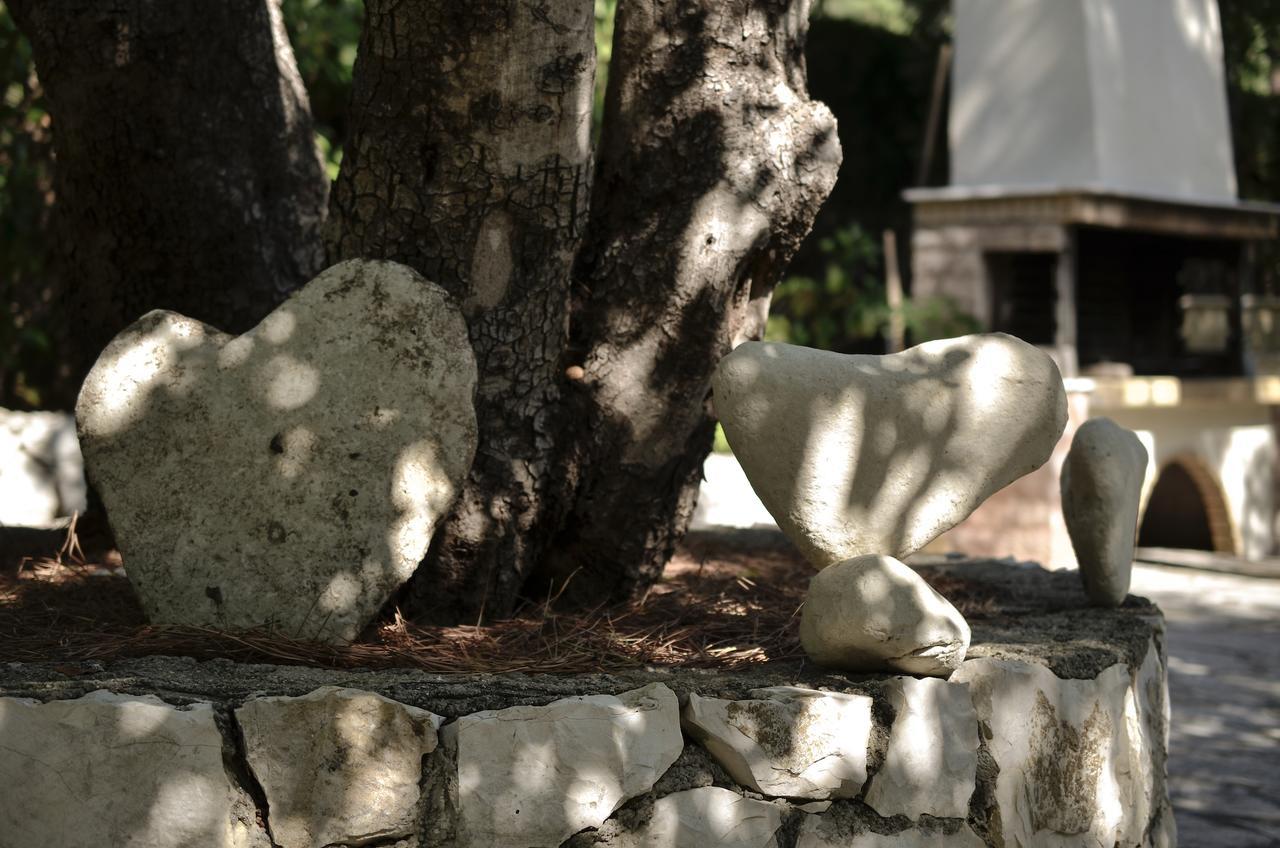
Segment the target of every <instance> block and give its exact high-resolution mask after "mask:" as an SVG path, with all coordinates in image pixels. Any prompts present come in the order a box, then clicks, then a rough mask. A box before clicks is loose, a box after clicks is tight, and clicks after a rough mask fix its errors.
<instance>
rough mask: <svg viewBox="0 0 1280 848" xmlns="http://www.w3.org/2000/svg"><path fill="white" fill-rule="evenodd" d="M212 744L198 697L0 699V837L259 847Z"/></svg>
mask: <svg viewBox="0 0 1280 848" xmlns="http://www.w3.org/2000/svg"><path fill="white" fill-rule="evenodd" d="M222 749H223V739H222V735H221V734H220V733H219V732H218V728H217V725H216V724H215V723H214V713H213V707H212V706H210V705H209V704H204V703H198V704H192V705H191V706H189V707H184V708H181V709H179V708H177V707H172V706H170V705H168V704H165V703H163V702H162V701H160V699H159V698H156V697H155V696H153V695H147V696H142V697H138V696H134V695H116V694H113V693H111V692H106V691H97V692H92V693H90V694H88V695H85V696H84V697H81V698H77V699H75V700H73V701H52V702H50V703H47V704H41V703H39V702H37V701H32V700H25V699H16V698H0V751H2V752H3V754H2V755H0V785H3V786H4V791H2V792H0V845H4V846H6V848H9V846H12V848H36V846H49V848H53V846H57V848H102V846H107V845H113V846H114V845H119V846H129V848H190V846H193V845H199V846H202V848H205V846H207V848H241V846H251V845H262V846H264V848H265V838H263V837H265V834H262V833H261V831H259V830H257V829H256V828H254V827H253V826H252V825H251V824H249V823H248V822H247V821H246V819H248V820H249V821H251V818H250V816H251V808H250V807H248V805H247V803H246V800H245V798H244V796H243V794H242V793H240V792H239V791H238V790H237V789H235V788H234V787H233V785H232V783H231V780H230V779H229V778H228V776H227V773H226V771H225V770H224V768H223V763H222Z"/></svg>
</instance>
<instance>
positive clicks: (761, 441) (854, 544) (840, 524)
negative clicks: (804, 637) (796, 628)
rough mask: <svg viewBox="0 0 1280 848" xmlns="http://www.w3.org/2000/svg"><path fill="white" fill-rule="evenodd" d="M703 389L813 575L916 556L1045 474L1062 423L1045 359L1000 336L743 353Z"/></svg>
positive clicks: (1052, 369) (1054, 378)
mask: <svg viewBox="0 0 1280 848" xmlns="http://www.w3.org/2000/svg"><path fill="white" fill-rule="evenodd" d="M712 385H713V387H714V391H715V406H716V413H717V414H718V415H719V417H720V421H721V423H722V424H723V425H724V432H725V436H726V437H727V438H728V440H729V444H730V446H731V447H732V448H733V452H734V455H735V456H736V457H737V458H738V461H739V462H741V463H742V468H743V470H744V471H745V472H746V475H747V479H748V480H750V481H751V486H752V488H754V489H755V490H756V494H758V495H759V496H760V500H761V501H762V502H763V503H764V505H765V507H766V508H768V510H769V512H770V513H772V515H773V517H774V519H775V520H776V521H777V522H778V526H779V527H781V528H782V530H783V531H784V532H785V533H786V534H787V536H789V537H790V538H791V540H792V542H794V543H795V544H796V546H797V547H799V548H800V550H801V552H802V553H804V555H805V556H806V557H807V558H808V559H809V560H810V561H811V562H812V563H813V564H814V565H816V566H817V567H819V568H825V567H826V566H828V565H831V564H832V563H835V562H840V561H841V560H845V559H850V558H852V557H856V556H862V555H864V554H887V555H892V556H895V557H899V558H901V557H905V556H907V555H908V554H910V553H913V552H914V551H917V550H919V549H920V548H922V547H924V546H925V545H927V544H928V543H929V542H930V541H932V540H933V539H934V538H936V537H937V536H938V535H940V534H941V533H943V532H944V531H946V530H949V529H950V528H952V527H954V526H955V525H956V524H959V523H960V522H961V521H963V520H964V519H965V518H966V517H967V516H968V515H969V514H970V513H971V512H973V511H974V510H975V509H976V508H977V507H978V506H979V505H980V504H981V503H982V502H983V501H984V500H986V499H987V498H988V497H990V496H991V495H992V494H994V493H995V492H997V491H999V490H1000V489H1002V488H1004V487H1005V486H1007V485H1009V484H1010V483H1012V482H1013V481H1014V480H1016V479H1018V478H1019V477H1021V476H1022V475H1024V474H1027V473H1029V472H1031V471H1034V470H1035V469H1037V468H1039V467H1040V466H1041V465H1043V464H1044V462H1045V460H1047V459H1048V458H1049V456H1050V454H1051V453H1052V452H1053V447H1054V445H1055V444H1057V441H1058V438H1059V437H1060V436H1061V435H1062V430H1063V428H1064V427H1065V426H1066V423H1067V400H1066V393H1065V391H1064V390H1063V386H1062V377H1061V375H1060V374H1059V373H1058V368H1057V366H1056V365H1054V363H1053V360H1052V359H1050V358H1049V356H1048V355H1047V354H1045V353H1044V352H1043V351H1041V350H1039V349H1038V348H1036V347H1033V346H1032V345H1029V344H1027V343H1026V342H1022V341H1019V340H1018V339H1015V338H1013V337H1012V336H1006V335H1004V334H1001V333H995V334H990V335H975V336H962V337H961V338H957V339H945V340H942V341H936V342H928V343H926V344H922V345H918V346H916V347H913V348H911V349H910V350H907V351H904V352H903V353H897V354H893V355H891V356H863V355H845V354H840V353H831V352H829V351H822V350H814V349H812V348H806V347H797V346H795V345H787V344H775V343H769V342H747V343H746V344H743V345H741V346H739V347H738V348H737V349H736V350H734V351H733V352H732V353H730V354H729V355H728V356H726V357H725V358H724V359H723V360H721V361H720V365H719V367H718V368H717V369H716V373H715V375H714V377H713V378H712Z"/></svg>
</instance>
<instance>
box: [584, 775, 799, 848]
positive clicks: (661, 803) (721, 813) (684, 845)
mask: <svg viewBox="0 0 1280 848" xmlns="http://www.w3.org/2000/svg"><path fill="white" fill-rule="evenodd" d="M780 827H782V810H781V809H780V808H779V807H778V806H777V805H775V804H770V803H768V802H765V801H755V800H752V799H750V798H743V797H742V796H741V795H739V794H738V793H736V792H730V791H729V790H728V789H721V788H719V787H716V786H703V787H701V788H699V789H688V790H686V791H684V792H676V793H673V794H671V795H667V796H666V797H664V798H659V799H658V800H657V801H656V802H654V805H653V815H652V816H651V817H650V818H649V820H648V821H647V822H645V824H644V825H643V826H642V827H641V828H640V829H639V830H635V831H629V832H624V833H619V834H618V835H616V836H614V837H613V838H612V839H610V840H609V841H608V842H607V843H606V844H608V845H609V846H610V848H777V845H778V839H777V833H778V829H779V828H780Z"/></svg>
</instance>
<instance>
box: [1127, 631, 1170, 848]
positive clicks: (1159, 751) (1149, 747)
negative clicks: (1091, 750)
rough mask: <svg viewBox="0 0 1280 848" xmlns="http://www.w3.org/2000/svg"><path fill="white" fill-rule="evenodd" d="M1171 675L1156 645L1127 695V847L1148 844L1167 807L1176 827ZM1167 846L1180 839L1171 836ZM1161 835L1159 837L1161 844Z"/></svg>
mask: <svg viewBox="0 0 1280 848" xmlns="http://www.w3.org/2000/svg"><path fill="white" fill-rule="evenodd" d="M1169 718H1170V710H1169V688H1168V676H1167V675H1166V673H1165V668H1164V662H1163V659H1162V658H1161V656H1160V650H1159V648H1157V647H1156V644H1155V642H1154V641H1153V642H1152V643H1151V645H1150V646H1149V648H1148V649H1147V655H1146V657H1144V658H1143V662H1142V665H1141V667H1140V668H1139V669H1138V673H1137V674H1136V675H1135V676H1134V680H1133V685H1132V686H1131V687H1130V688H1129V691H1128V692H1127V693H1126V694H1125V702H1124V721H1125V735H1126V741H1127V743H1128V751H1127V753H1128V758H1127V760H1126V761H1125V762H1123V763H1122V764H1121V765H1120V786H1121V789H1122V790H1124V792H1125V797H1124V801H1123V804H1124V809H1125V827H1124V829H1123V835H1124V839H1123V840H1122V843H1123V844H1133V845H1140V844H1142V841H1143V838H1144V834H1145V833H1146V830H1147V825H1148V823H1149V822H1150V820H1151V817H1152V816H1154V815H1155V814H1156V813H1157V812H1158V811H1159V810H1160V809H1161V807H1164V815H1163V816H1162V819H1161V824H1162V825H1163V826H1164V827H1165V828H1170V829H1171V828H1172V827H1173V814H1172V813H1173V811H1172V810H1171V809H1169V808H1168V806H1167V804H1166V798H1167V797H1168V787H1167V782H1166V767H1167V756H1168V750H1169ZM1164 838H1165V840H1166V841H1167V842H1170V843H1172V842H1174V841H1176V837H1175V836H1174V835H1173V834H1172V833H1169V834H1168V835H1166V836H1165V837H1164ZM1159 840H1160V836H1159V834H1157V835H1156V836H1154V837H1153V841H1154V844H1156V845H1157V846H1159V845H1160V841H1159Z"/></svg>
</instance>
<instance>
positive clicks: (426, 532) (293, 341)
mask: <svg viewBox="0 0 1280 848" xmlns="http://www.w3.org/2000/svg"><path fill="white" fill-rule="evenodd" d="M475 385H476V364H475V357H474V355H473V354H472V351H471V343H470V341H469V339H468V336H467V328H466V324H465V322H464V321H463V318H462V313H461V311H460V310H459V309H458V307H457V305H456V304H454V303H453V301H452V300H451V299H450V298H449V296H448V294H447V293H446V292H445V291H444V290H443V289H442V288H440V287H439V286H437V285H435V284H433V283H430V282H428V281H426V280H425V279H423V278H422V277H421V276H420V275H419V274H417V273H416V272H415V271H413V270H412V269H410V268H407V267H405V266H403V265H397V264H395V263H393V262H372V261H362V260H355V261H351V262H344V263H342V264H340V265H335V266H334V267H332V268H330V269H329V270H327V271H325V272H324V273H322V274H321V275H320V276H318V277H316V278H315V279H314V280H312V281H311V282H310V283H308V284H307V285H306V286H304V287H303V288H302V289H301V290H299V291H298V292H296V293H295V294H294V295H293V296H292V297H290V298H289V300H287V301H286V302H285V303H283V304H281V305H280V306H279V307H278V308H277V309H276V310H275V311H274V312H272V313H271V314H270V315H268V316H267V317H266V318H265V319H263V321H262V323H261V324H259V325H258V326H257V327H255V328H254V329H252V330H250V331H249V332H247V333H245V334H244V335H242V336H239V337H236V338H233V337H231V336H228V335H224V334H223V333H221V332H219V331H217V330H215V329H214V328H212V327H209V326H206V325H204V324H202V323H200V322H199V321H195V320H192V319H190V318H184V317H183V316H181V315H177V314H175V313H173V312H163V311H155V312H150V313H148V314H147V315H145V316H143V317H142V318H141V319H139V320H138V321H136V322H135V323H134V324H132V325H130V326H129V327H128V328H126V329H125V330H124V331H123V332H122V333H120V335H118V336H117V337H116V338H115V339H114V340H113V341H112V342H111V344H109V345H108V346H107V348H106V350H105V351H103V353H102V355H101V356H100V357H99V358H98V361H97V363H96V364H95V365H94V366H93V370H92V371H90V373H89V376H88V377H87V378H86V379H85V383H84V387H83V388H82V389H81V391H80V398H79V400H78V401H77V403H76V418H77V421H78V425H79V429H80V442H81V446H82V448H83V450H84V456H85V462H86V465H87V467H88V471H89V474H90V476H91V477H92V479H93V481H94V485H95V486H96V488H97V490H98V491H99V492H100V493H101V495H102V499H103V502H104V503H105V505H106V508H107V513H108V517H109V518H110V521H111V527H112V529H113V530H114V531H115V536H116V540H117V542H118V543H119V545H120V551H121V554H122V555H123V558H124V565H125V569H126V571H127V572H128V574H129V579H130V581H131V582H132V583H133V585H134V588H135V589H136V590H137V592H138V597H139V599H140V600H141V601H142V605H143V608H144V609H145V610H146V613H147V616H148V618H150V620H151V621H153V622H157V623H166V624H185V625H201V626H211V627H219V628H225V629H238V628H252V627H271V628H273V629H275V630H277V631H279V632H280V633H281V634H283V635H286V636H290V637H297V638H305V639H323V640H326V641H332V642H345V641H350V640H351V639H354V638H355V637H356V635H357V634H359V632H360V631H361V630H362V629H363V628H364V627H365V626H366V625H367V624H368V623H369V622H370V621H371V620H372V619H373V618H374V616H376V615H377V613H378V610H379V609H381V607H382V605H383V604H384V603H385V602H386V600H387V599H388V598H389V597H390V596H391V594H392V593H393V592H394V591H395V590H396V589H397V588H398V587H399V586H400V585H401V584H402V583H403V582H404V581H405V580H407V579H408V578H409V576H410V575H412V574H413V572H414V570H415V569H417V567H418V563H419V562H420V561H421V560H422V556H423V554H424V553H425V552H426V549H427V544H428V542H429V541H430V539H431V534H432V532H433V531H434V529H435V527H436V524H437V522H439V521H440V519H441V518H442V517H443V516H444V515H445V514H446V513H447V512H448V510H449V509H450V507H451V505H452V503H453V500H454V497H455V495H456V493H457V491H458V489H459V487H460V486H461V484H462V481H463V480H464V479H465V477H466V475H467V472H468V470H469V469H470V467H471V459H472V456H473V454H474V452H475V446H476V419H475V409H474V392H475Z"/></svg>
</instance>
